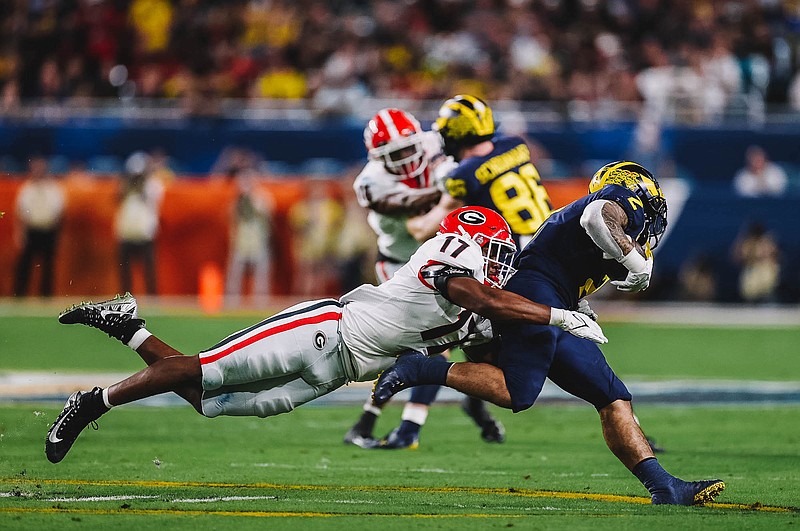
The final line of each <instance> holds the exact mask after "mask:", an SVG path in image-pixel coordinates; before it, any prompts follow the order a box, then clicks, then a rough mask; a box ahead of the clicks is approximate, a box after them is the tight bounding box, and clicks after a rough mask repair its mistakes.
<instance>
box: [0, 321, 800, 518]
mask: <svg viewBox="0 0 800 531" xmlns="http://www.w3.org/2000/svg"><path fill="white" fill-rule="evenodd" d="M258 319H259V317H248V316H245V317H241V316H240V317H235V318H231V317H227V318H214V319H209V318H197V317H193V318H185V317H178V316H171V315H169V316H167V315H165V316H155V317H153V318H149V319H148V321H149V322H148V324H149V328H150V329H151V330H152V331H154V332H155V333H156V334H158V335H159V336H161V337H162V338H163V339H165V340H166V341H168V342H170V343H174V345H175V346H176V347H178V348H179V349H181V350H183V351H184V352H187V353H194V352H196V351H198V350H201V349H203V348H207V347H209V346H210V345H213V344H214V343H215V342H216V341H218V340H219V339H220V338H222V337H224V336H226V335H228V334H229V333H231V332H233V331H235V330H237V329H239V328H242V327H245V326H248V325H249V324H252V323H253V322H255V321H257V320H258ZM605 330H606V333H607V335H608V337H609V339H610V341H611V342H610V343H609V345H606V346H604V347H603V349H604V352H605V353H606V356H607V357H608V359H609V361H610V363H611V364H612V366H613V367H615V369H616V370H617V372H618V373H619V374H620V375H621V376H622V377H623V379H626V378H633V377H635V378H637V379H645V380H659V379H670V378H681V379H693V378H700V379H740V380H746V379H760V380H783V381H798V380H800V364H798V363H797V359H796V352H797V350H796V345H797V344H798V343H800V328H770V329H768V328H754V329H743V328H717V327H714V328H701V327H680V326H644V325H626V324H617V323H614V324H609V325H606V326H605ZM141 366H142V363H141V361H140V360H139V359H138V358H137V357H136V356H135V355H134V354H133V353H131V352H130V351H129V350H128V349H126V348H125V347H123V346H122V345H120V344H119V343H118V342H116V341H114V340H111V339H109V338H107V337H105V335H104V334H102V333H100V332H98V331H96V330H90V329H86V328H83V327H79V326H73V327H65V326H61V325H58V324H57V323H56V321H55V319H54V318H52V317H51V318H31V317H26V318H16V317H3V318H0V370H47V371H53V372H84V371H114V372H117V371H120V372H126V371H134V370H137V369H139V368H140V367H141ZM59 410H60V406H54V405H52V404H48V405H28V404H19V405H0V456H1V457H0V478H2V479H0V492H2V493H3V494H1V495H0V528H2V529H32V528H41V529H54V528H58V529H61V528H63V527H75V528H77V527H82V528H92V529H95V528H103V529H105V528H109V527H118V528H120V529H129V528H133V527H134V526H138V527H145V526H146V527H147V528H151V527H157V526H161V527H165V528H169V529H189V528H191V529H195V530H198V529H222V528H230V529H251V528H252V529H263V528H264V527H266V526H273V527H278V528H280V529H318V528H324V529H345V528H351V527H352V526H354V525H359V526H364V525H365V524H366V525H373V526H374V525H379V526H380V527H381V529H401V528H408V527H414V528H437V529H464V528H465V527H470V528H477V529H491V528H506V527H515V528H523V529H582V528H583V529H588V528H592V529H641V528H647V529H666V528H679V529H699V528H703V529H767V528H776V527H777V528H795V527H796V526H797V525H798V524H800V519H799V518H798V512H797V509H796V508H797V507H799V506H800V465H798V451H797V448H798V447H800V408H798V407H797V406H796V405H787V406H780V407H766V406H764V407H758V406H724V407H666V406H653V405H642V406H639V407H637V412H638V414H639V416H640V418H641V419H642V422H643V424H644V426H645V428H646V430H647V432H648V433H649V434H651V435H653V436H654V437H656V438H657V440H658V441H659V443H661V444H663V445H664V446H666V447H667V449H668V453H666V454H664V455H663V456H662V457H661V458H660V461H661V462H662V463H663V464H664V465H665V467H666V468H667V469H668V470H670V471H672V472H673V473H675V474H676V475H679V476H681V477H684V478H686V479H698V478H704V477H720V478H721V479H723V480H725V481H726V483H727V484H728V490H726V492H725V493H723V495H722V496H721V497H720V499H719V502H720V503H719V504H714V505H712V506H710V507H704V508H683V507H653V506H650V505H645V504H644V503H645V502H646V501H647V500H646V498H645V495H646V491H645V490H644V488H643V487H642V486H641V485H640V484H639V483H638V482H637V481H636V480H635V478H633V476H632V475H630V473H629V472H628V471H627V470H625V469H624V468H623V467H622V466H621V465H620V464H619V463H618V462H617V460H616V459H615V458H614V457H613V456H612V455H611V454H610V453H609V452H608V450H607V449H606V447H605V445H604V443H603V441H602V437H601V435H600V430H599V425H598V421H597V416H596V413H594V412H593V411H592V409H591V408H590V407H586V406H583V407H580V406H536V407H534V409H533V410H531V411H528V412H523V413H520V414H517V415H512V414H510V413H509V412H507V411H497V413H498V415H499V416H500V417H501V418H502V420H503V421H504V423H505V424H506V427H507V429H508V441H507V443H506V444H504V445H487V444H485V443H482V442H481V441H480V440H479V438H478V436H477V430H476V429H475V428H474V426H472V424H471V423H470V421H469V420H468V419H467V418H466V417H465V416H464V415H463V414H462V413H461V412H460V411H459V410H458V408H457V407H455V406H452V405H441V406H437V407H435V408H433V409H432V411H431V415H430V417H429V422H428V425H427V426H426V428H425V430H424V431H423V434H422V446H421V448H420V450H418V451H416V452H409V451H402V452H380V451H364V450H360V449H357V448H354V447H347V446H344V445H342V444H341V437H342V436H343V434H344V431H345V430H346V429H347V427H349V425H350V424H351V423H352V422H353V420H354V419H355V417H356V415H357V414H358V407H357V406H322V407H317V406H315V405H313V404H310V405H308V406H304V407H302V408H300V409H298V410H297V411H295V412H293V413H291V414H288V415H282V416H279V417H275V418H272V419H267V420H262V419H254V418H221V419H214V420H209V419H204V418H202V417H200V416H198V415H197V414H196V413H194V412H193V411H191V409H189V408H188V407H186V408H158V409H153V408H144V407H137V406H129V407H126V408H120V409H119V410H116V411H114V412H112V413H111V414H109V415H108V416H106V417H103V418H102V419H101V422H100V424H101V429H100V431H98V432H93V431H91V430H90V429H87V430H86V431H85V432H84V433H83V434H82V435H81V438H80V439H79V440H78V442H77V443H76V446H75V448H73V450H72V451H71V452H70V455H69V456H68V457H67V458H66V459H65V461H64V462H62V463H60V464H58V465H51V464H50V463H48V462H47V461H46V459H45V458H44V451H43V447H44V436H45V433H46V431H47V427H48V425H49V424H50V423H51V422H52V421H53V419H54V418H55V416H56V415H57V413H58V411H59ZM399 411H400V406H398V405H393V406H390V409H389V410H388V411H387V413H386V414H385V415H384V417H383V418H382V419H381V421H380V424H379V428H378V431H379V433H383V432H384V431H388V430H389V429H391V428H392V427H393V426H394V425H396V423H397V422H398V420H399ZM548 491H558V492H556V493H551V492H548ZM112 496H115V497H118V498H117V499H108V498H106V499H102V498H103V497H112ZM132 496H143V497H145V498H132ZM87 497H99V498H100V499H97V500H96V501H89V500H87V499H86V498H87ZM78 498H80V499H82V501H70V500H75V499H78ZM203 499H206V501H199V500H203ZM759 504H761V505H765V506H769V507H766V509H770V508H771V507H789V508H795V509H790V510H789V512H772V511H771V510H752V509H746V508H745V507H749V506H756V508H758V505H759ZM761 509H765V507H761Z"/></svg>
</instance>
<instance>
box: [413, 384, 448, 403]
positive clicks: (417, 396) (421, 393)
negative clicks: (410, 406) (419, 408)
mask: <svg viewBox="0 0 800 531" xmlns="http://www.w3.org/2000/svg"><path fill="white" fill-rule="evenodd" d="M439 389H441V386H440V385H418V386H416V387H412V388H411V397H410V398H409V399H408V401H409V402H413V403H414V404H423V405H425V406H429V405H431V404H433V401H434V400H436V395H437V394H438V393H439Z"/></svg>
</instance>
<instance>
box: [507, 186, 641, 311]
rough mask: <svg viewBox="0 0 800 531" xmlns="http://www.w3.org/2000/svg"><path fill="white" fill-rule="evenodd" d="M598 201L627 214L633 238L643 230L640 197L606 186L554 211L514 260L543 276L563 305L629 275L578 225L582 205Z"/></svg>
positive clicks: (571, 306) (629, 231) (619, 188)
mask: <svg viewBox="0 0 800 531" xmlns="http://www.w3.org/2000/svg"><path fill="white" fill-rule="evenodd" d="M597 199H605V200H607V201H614V202H615V203H617V204H618V205H620V206H621V207H622V208H623V209H624V210H625V214H627V216H628V224H627V226H626V227H625V228H624V229H625V233H626V234H627V235H628V236H630V237H631V238H632V239H634V240H636V239H637V238H638V237H639V235H640V234H641V233H642V231H643V230H644V206H643V204H642V201H641V200H640V199H639V198H638V197H637V196H636V194H634V193H633V192H631V191H630V190H628V189H627V188H624V187H622V186H619V185H616V184H612V185H607V186H604V187H603V188H601V189H600V190H598V191H597V192H595V193H593V194H589V195H587V196H584V197H582V198H581V199H578V200H577V201H574V202H573V203H570V204H569V205H567V206H565V207H564V208H562V209H560V210H556V211H555V212H553V214H552V215H551V216H550V217H549V218H548V219H547V221H545V223H544V224H543V225H542V227H541V228H540V229H539V231H538V232H537V233H536V236H534V238H533V240H532V241H531V242H530V243H529V244H528V245H527V246H526V247H525V249H523V250H522V252H521V253H520V254H519V256H517V259H516V260H515V263H514V267H516V268H517V269H526V270H531V271H535V272H538V273H539V274H540V275H543V276H544V277H546V278H547V279H548V280H549V281H550V282H551V283H552V284H553V286H554V287H555V289H556V291H557V292H558V293H559V296H560V297H561V298H562V300H563V303H564V306H565V307H567V308H573V309H574V308H575V307H576V306H577V304H578V299H580V298H582V297H585V296H586V295H589V294H590V293H592V292H594V291H597V290H598V289H599V288H600V286H602V285H603V284H605V283H606V282H607V281H608V280H621V279H624V278H625V277H626V276H627V273H628V270H627V269H626V268H625V267H624V266H623V265H622V264H620V263H619V262H617V261H616V260H614V259H604V258H603V251H602V250H601V249H600V248H599V247H597V245H595V243H594V242H593V241H592V239H591V238H590V237H589V235H588V234H586V231H585V230H584V228H583V227H582V226H581V224H580V219H581V215H582V214H583V211H584V209H585V208H586V205H588V204H589V203H590V202H592V201H595V200H597Z"/></svg>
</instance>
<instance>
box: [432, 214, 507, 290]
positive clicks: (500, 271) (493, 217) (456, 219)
mask: <svg viewBox="0 0 800 531" xmlns="http://www.w3.org/2000/svg"><path fill="white" fill-rule="evenodd" d="M439 234H458V235H460V236H464V237H466V238H470V239H471V240H472V241H474V242H475V243H477V244H478V245H479V246H480V247H481V252H482V254H483V274H484V283H485V284H486V285H488V286H493V287H496V288H502V287H503V286H504V285H505V283H506V282H507V281H508V279H509V278H511V275H513V274H514V273H515V272H516V270H515V269H514V268H513V267H511V262H512V261H513V259H514V255H515V254H516V252H517V245H516V243H514V238H513V237H512V236H511V229H510V228H509V227H508V223H507V222H506V220H505V219H503V217H502V216H501V215H500V214H498V213H497V212H495V211H494V210H491V209H488V208H484V207H480V206H465V207H461V208H457V209H455V210H453V211H452V212H450V213H449V214H447V216H445V218H444V219H443V220H442V223H441V224H440V225H439Z"/></svg>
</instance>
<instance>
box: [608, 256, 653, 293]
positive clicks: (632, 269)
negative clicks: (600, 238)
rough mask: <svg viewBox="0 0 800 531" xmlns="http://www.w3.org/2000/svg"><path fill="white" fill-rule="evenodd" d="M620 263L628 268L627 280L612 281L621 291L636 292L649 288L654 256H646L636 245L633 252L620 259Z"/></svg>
mask: <svg viewBox="0 0 800 531" xmlns="http://www.w3.org/2000/svg"><path fill="white" fill-rule="evenodd" d="M619 263H620V264H622V265H624V266H625V267H626V268H627V269H628V276H627V277H626V278H625V280H612V281H611V283H612V284H613V285H615V286H616V287H617V289H618V290H620V291H627V292H629V293H636V292H638V291H642V290H645V289H647V286H649V285H650V276H651V275H652V273H653V258H652V257H651V258H645V257H643V256H642V255H641V254H639V251H638V250H637V249H636V248H635V247H634V248H633V249H631V252H629V253H628V254H626V255H625V256H623V257H622V258H620V259H619Z"/></svg>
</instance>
